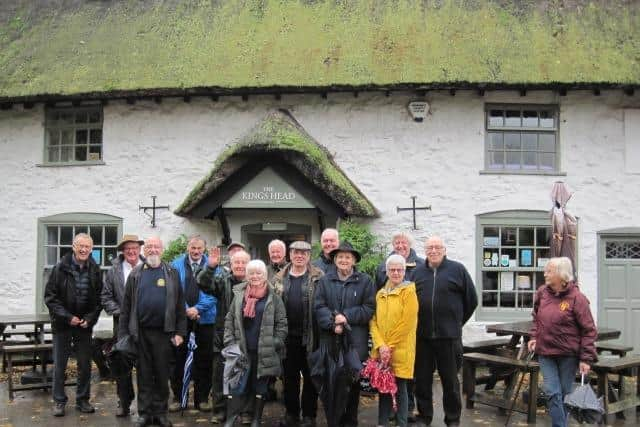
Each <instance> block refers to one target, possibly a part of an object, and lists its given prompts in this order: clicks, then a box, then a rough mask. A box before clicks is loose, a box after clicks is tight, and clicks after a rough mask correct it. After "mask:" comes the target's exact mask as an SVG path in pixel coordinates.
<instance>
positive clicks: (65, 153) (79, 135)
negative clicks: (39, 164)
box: [44, 105, 102, 164]
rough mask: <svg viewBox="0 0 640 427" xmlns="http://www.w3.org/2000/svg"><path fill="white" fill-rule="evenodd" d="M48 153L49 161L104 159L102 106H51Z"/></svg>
mask: <svg viewBox="0 0 640 427" xmlns="http://www.w3.org/2000/svg"><path fill="white" fill-rule="evenodd" d="M44 156H45V163H56V164H64V163H100V162H101V161H102V107H101V106H99V105H96V106H90V107H79V108H52V109H48V110H47V112H46V121H45V153H44Z"/></svg>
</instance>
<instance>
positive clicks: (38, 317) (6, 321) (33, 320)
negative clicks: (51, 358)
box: [0, 313, 51, 343]
mask: <svg viewBox="0 0 640 427" xmlns="http://www.w3.org/2000/svg"><path fill="white" fill-rule="evenodd" d="M49 323H51V318H50V317H49V315H48V314H40V313H34V314H11V315H5V316H2V315H0V334H4V332H5V330H6V329H7V327H11V329H16V327H17V326H33V340H34V341H35V342H36V343H40V341H41V340H42V335H43V333H44V328H45V325H47V324H49ZM28 329H29V328H28ZM27 332H28V333H31V330H28V331H27Z"/></svg>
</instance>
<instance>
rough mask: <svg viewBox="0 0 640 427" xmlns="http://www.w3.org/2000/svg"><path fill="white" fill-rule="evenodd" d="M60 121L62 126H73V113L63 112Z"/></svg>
mask: <svg viewBox="0 0 640 427" xmlns="http://www.w3.org/2000/svg"><path fill="white" fill-rule="evenodd" d="M59 121H60V123H62V124H68V125H71V124H73V113H72V112H71V111H61V112H60V116H59Z"/></svg>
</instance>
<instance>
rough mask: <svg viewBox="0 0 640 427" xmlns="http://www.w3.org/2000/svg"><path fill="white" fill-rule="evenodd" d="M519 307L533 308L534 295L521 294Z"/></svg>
mask: <svg viewBox="0 0 640 427" xmlns="http://www.w3.org/2000/svg"><path fill="white" fill-rule="evenodd" d="M518 307H520V308H533V293H531V292H521V293H519V294H518Z"/></svg>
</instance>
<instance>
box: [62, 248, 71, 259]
mask: <svg viewBox="0 0 640 427" xmlns="http://www.w3.org/2000/svg"><path fill="white" fill-rule="evenodd" d="M71 252H73V250H72V249H71V246H61V247H60V258H62V257H63V256H65V255H66V254H70V253H71Z"/></svg>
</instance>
